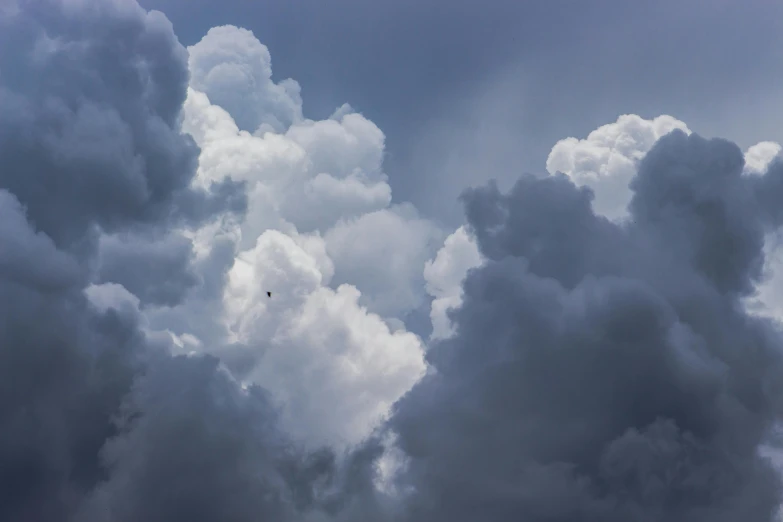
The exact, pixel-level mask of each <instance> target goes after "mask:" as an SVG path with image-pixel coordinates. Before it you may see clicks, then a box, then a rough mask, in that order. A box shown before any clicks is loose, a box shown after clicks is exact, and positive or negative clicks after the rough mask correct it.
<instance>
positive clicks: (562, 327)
mask: <svg viewBox="0 0 783 522" xmlns="http://www.w3.org/2000/svg"><path fill="white" fill-rule="evenodd" d="M742 171H743V156H742V153H741V151H740V150H739V149H738V148H737V147H736V146H734V145H733V144H731V143H728V142H725V141H720V140H710V141H708V140H704V139H702V138H701V137H699V136H696V135H691V136H688V135H686V134H685V133H683V132H680V131H676V132H674V133H672V134H670V135H668V136H665V137H663V138H662V139H661V140H660V141H659V142H658V143H657V144H656V145H655V146H653V148H652V150H651V151H650V152H649V153H648V154H647V156H646V157H645V158H644V159H643V160H642V161H641V163H640V167H639V172H638V174H637V176H636V177H635V178H634V180H633V182H632V183H631V188H632V190H633V199H632V201H631V204H630V220H629V221H628V223H627V224H626V225H623V226H620V225H615V224H613V223H611V222H609V221H607V220H605V219H604V218H602V217H600V216H596V215H595V213H594V212H593V210H592V208H591V200H592V194H591V192H590V191H588V190H587V189H578V188H577V187H575V186H574V185H573V184H572V183H571V182H570V181H569V180H568V179H567V178H566V177H564V176H554V177H551V178H546V179H538V178H534V177H529V176H528V177H523V178H521V179H520V180H519V182H518V183H517V184H516V185H515V186H514V188H513V189H512V190H511V191H510V193H508V194H501V193H500V192H499V191H498V190H497V188H495V187H494V186H493V185H490V186H487V187H484V188H479V189H474V190H471V191H468V192H467V193H466V194H465V196H464V200H465V205H466V210H467V216H468V221H469V224H470V227H471V228H472V229H473V231H474V232H475V234H476V237H477V240H478V244H479V247H480V250H481V253H482V254H483V255H484V256H485V258H486V260H485V261H484V262H483V264H482V265H481V266H480V267H479V268H476V269H474V270H473V271H471V272H470V273H469V275H468V277H467V280H466V282H465V286H464V296H463V304H462V306H461V307H460V308H459V309H458V310H457V311H456V312H454V314H453V318H454V320H455V322H456V324H457V333H456V334H455V335H454V336H453V337H451V338H450V339H447V340H444V341H442V342H440V343H438V344H436V345H434V346H433V347H432V348H431V349H430V351H429V353H428V360H429V361H430V363H431V364H432V365H433V367H434V369H435V370H436V372H435V373H433V374H432V375H429V376H427V377H425V378H424V380H423V381H422V382H421V383H420V384H418V385H417V386H416V387H414V389H413V390H412V391H411V392H410V393H409V394H408V395H407V396H406V397H405V398H404V399H403V400H401V401H400V402H399V403H398V405H397V406H396V408H395V414H394V416H393V418H392V420H391V421H390V425H391V427H392V428H393V429H394V430H395V431H396V432H397V434H398V436H399V439H398V444H399V447H400V448H401V449H402V451H403V452H404V453H405V454H406V455H407V457H408V459H409V462H408V464H407V471H405V472H404V473H403V474H402V475H401V477H402V478H401V479H400V480H401V482H402V483H405V484H408V485H409V486H412V487H413V488H415V493H413V494H412V496H411V498H410V503H409V505H408V507H407V516H406V519H407V520H428V521H435V520H449V521H460V520H465V521H468V520H477V519H481V520H487V521H494V520H498V521H499V520H530V521H539V520H540V521H544V520H547V521H553V520H557V521H561V520H562V521H599V520H600V521H611V520H617V521H626V520H672V521H675V520H677V521H699V520H704V521H707V520H710V521H715V520H726V521H729V520H757V521H766V520H771V517H772V513H773V512H774V510H775V509H776V508H777V505H778V504H779V501H780V491H781V489H780V488H781V484H780V481H779V478H778V476H777V475H776V473H775V471H774V470H773V468H772V467H771V465H770V464H769V463H768V462H767V461H765V460H763V459H762V458H761V457H759V455H758V446H759V444H760V443H761V442H762V441H763V440H764V437H765V435H766V432H767V430H768V429H769V428H770V427H771V426H772V425H773V423H775V422H776V421H778V420H779V418H780V414H781V405H782V404H781V393H780V392H781V388H780V384H779V383H780V382H781V377H782V375H781V369H783V368H782V367H781V348H783V343H782V342H781V338H780V334H779V333H778V332H777V331H774V330H773V329H772V328H771V327H770V325H769V324H768V323H767V322H765V321H764V320H760V319H756V318H753V317H752V316H748V315H747V314H746V313H745V312H744V311H743V310H744V309H743V307H742V306H741V305H740V302H739V301H740V298H741V297H742V296H743V295H745V294H747V293H748V292H749V291H751V289H752V286H753V283H754V282H755V281H756V280H757V279H758V277H759V275H760V270H759V268H760V266H761V265H760V263H761V262H762V256H763V251H762V245H763V237H764V232H765V231H766V230H767V229H768V227H770V226H773V225H777V223H774V222H773V221H772V220H769V219H767V213H765V212H764V207H763V205H761V204H760V201H759V199H758V197H757V192H756V187H755V185H756V183H757V179H758V178H752V177H745V176H743V174H742ZM778 179H779V173H778V172H777V171H775V170H773V171H770V172H769V173H768V174H767V175H766V177H765V178H761V181H760V182H761V183H764V184H765V185H767V188H766V190H767V192H768V191H770V190H771V185H774V184H775V183H776V180H778Z"/></svg>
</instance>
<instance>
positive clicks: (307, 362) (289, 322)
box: [124, 26, 442, 447]
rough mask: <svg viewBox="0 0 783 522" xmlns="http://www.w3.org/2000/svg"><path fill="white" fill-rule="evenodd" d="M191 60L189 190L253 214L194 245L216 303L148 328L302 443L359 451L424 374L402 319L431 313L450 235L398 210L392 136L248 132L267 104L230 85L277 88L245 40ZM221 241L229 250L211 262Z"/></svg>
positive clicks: (230, 34) (219, 40)
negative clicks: (251, 388) (255, 395)
mask: <svg viewBox="0 0 783 522" xmlns="http://www.w3.org/2000/svg"><path fill="white" fill-rule="evenodd" d="M240 48H242V49H249V50H250V51H249V53H248V54H247V56H246V55H245V54H242V53H239V54H238V50H237V49H240ZM189 53H190V56H191V59H190V62H189V64H190V67H191V69H192V72H193V78H192V80H191V85H190V88H189V90H188V97H187V99H186V100H185V103H184V118H183V125H182V128H183V130H184V131H186V132H187V133H189V134H190V135H191V136H192V137H193V139H194V140H195V142H196V143H197V144H198V146H199V147H200V150H201V153H200V155H199V165H198V171H197V176H196V179H195V180H194V186H196V187H209V186H212V185H213V184H214V183H218V182H225V181H224V180H225V179H226V178H230V179H231V180H232V181H233V182H235V183H237V184H239V183H241V184H243V186H244V187H245V188H246V191H247V212H246V215H245V216H244V218H239V219H228V218H227V219H223V220H222V221H221V223H219V224H215V223H210V224H208V226H205V227H202V228H201V229H199V231H198V232H196V234H195V235H194V234H190V235H189V236H187V237H190V238H192V240H193V241H194V247H193V250H194V252H195V258H196V259H201V260H202V262H201V266H202V267H203V269H202V272H201V273H200V274H196V275H197V276H198V279H200V280H205V278H207V277H208V276H209V277H211V278H212V281H213V287H214V288H215V290H216V291H215V292H213V293H211V294H210V295H209V296H195V298H188V299H186V300H185V301H184V302H182V303H181V304H177V305H176V306H173V307H172V306H158V307H149V310H147V311H146V312H145V314H146V317H147V318H148V321H149V324H150V328H151V329H153V330H154V329H158V330H160V331H166V332H170V334H171V335H173V336H174V338H175V339H177V340H178V342H179V344H181V345H182V346H181V348H180V350H181V351H183V352H184V353H188V352H189V351H196V352H198V353H209V354H212V355H216V356H218V357H220V359H221V360H222V361H223V362H224V363H225V364H226V365H227V366H228V367H229V368H230V369H231V371H232V372H234V374H235V375H237V376H238V377H239V378H241V379H243V380H245V381H247V382H253V383H255V384H258V385H260V386H263V387H264V388H266V389H268V390H269V391H270V392H271V394H272V400H273V401H275V403H276V404H278V405H279V406H280V407H281V412H282V413H281V417H280V418H281V422H282V424H283V426H284V427H285V429H286V430H287V431H289V432H290V433H292V434H293V435H294V436H296V437H297V438H298V439H299V440H302V441H304V442H306V443H308V444H309V445H311V446H318V445H319V444H323V443H329V444H332V445H336V446H340V447H342V446H344V445H346V444H357V443H359V442H361V441H362V440H363V439H364V438H365V437H367V436H368V435H369V434H370V433H371V432H372V431H373V429H374V428H375V427H377V425H378V424H379V423H380V422H381V421H382V420H383V419H384V418H385V416H386V412H387V411H388V409H389V407H390V406H391V404H393V403H394V401H396V400H397V399H398V398H399V397H400V396H402V395H403V394H404V393H405V392H406V391H407V390H408V389H410V387H411V386H412V385H413V384H414V383H415V382H416V381H417V380H418V379H419V378H420V377H421V375H422V374H423V372H424V361H423V356H422V353H423V342H422V341H421V339H419V338H418V337H417V336H416V335H414V334H412V333H409V332H407V331H406V329H405V325H404V323H402V321H401V320H403V319H405V318H406V317H408V316H409V315H410V314H411V313H412V312H414V311H416V310H417V309H419V308H421V307H422V306H424V305H425V304H426V296H425V292H424V290H423V279H422V274H421V267H422V266H423V264H424V262H425V260H426V259H427V258H428V257H429V256H430V255H431V254H432V253H433V251H434V249H435V248H436V245H437V241H438V240H439V239H440V238H441V237H442V236H441V233H440V230H439V229H438V228H437V227H436V226H435V225H434V224H433V223H431V222H429V221H428V220H426V219H424V218H422V217H420V216H419V215H418V213H417V212H416V210H415V209H414V208H413V207H411V206H410V205H399V204H396V205H391V190H390V188H389V185H388V183H387V179H386V175H385V173H384V172H383V158H384V153H385V149H384V148H385V137H384V135H383V133H382V132H381V130H380V129H379V128H378V127H377V126H376V125H375V124H373V123H372V122H371V121H369V120H368V119H366V118H365V117H364V116H362V115H361V114H358V113H355V112H353V110H352V109H351V108H350V106H347V105H346V106H342V107H340V108H339V109H338V110H337V111H335V113H334V114H333V115H332V116H331V117H330V118H329V119H326V120H322V121H313V120H309V119H304V118H301V117H298V118H293V119H290V121H287V123H286V124H285V125H283V126H278V127H277V128H264V129H263V130H262V131H259V132H255V133H250V132H247V131H246V130H244V129H243V127H245V125H244V124H242V123H241V115H242V114H261V113H263V114H267V113H268V112H269V111H271V110H272V109H270V108H269V106H268V104H267V102H268V101H269V100H270V99H271V98H270V96H272V95H271V94H270V92H271V91H269V92H267V91H264V90H263V89H261V90H257V91H253V95H252V96H251V95H249V94H248V92H246V91H244V90H243V88H244V87H243V86H244V85H245V83H242V82H239V83H237V81H238V80H237V76H236V75H235V74H234V72H232V71H234V69H237V70H242V71H245V72H247V71H249V70H252V71H255V72H253V74H255V75H256V76H255V78H256V79H258V78H260V77H261V76H263V77H264V78H267V79H268V78H269V77H270V76H269V75H270V74H271V69H270V68H269V67H270V66H269V61H268V58H265V57H267V55H268V53H267V51H266V49H265V48H264V47H263V46H262V45H261V44H260V43H259V42H258V41H257V40H255V37H253V36H252V34H251V33H249V32H248V31H245V30H242V29H239V28H236V27H230V26H226V27H221V28H218V29H213V30H212V31H210V33H209V34H208V35H207V36H205V37H204V39H203V40H202V41H201V42H199V43H197V44H195V45H194V46H192V47H190V48H189ZM248 56H249V57H248ZM237 60H240V61H241V60H249V62H248V63H245V62H241V63H239V62H238V61H237ZM224 66H225V67H224ZM207 69H208V70H209V73H204V72H203V71H204V70H207ZM262 70H263V71H265V72H263V74H262V73H261V72H259V71H262ZM205 75H206V76H208V77H209V81H208V82H206V83H205V80H203V78H202V76H205ZM259 75H260V76H259ZM224 80H225V81H224ZM243 81H244V80H243ZM254 81H255V80H254ZM269 85H271V84H269ZM200 88H201V89H205V92H202V91H200V90H199V89H200ZM269 89H272V87H269ZM272 98H274V97H273V96H272ZM273 101H274V100H273ZM221 104H225V105H224V106H221ZM238 122H239V124H238ZM217 237H220V238H222V241H223V242H224V243H223V244H224V247H223V248H224V250H222V253H220V254H219V259H216V260H215V261H214V262H212V261H208V260H209V259H210V258H212V257H213V254H212V251H213V248H214V245H215V244H217V243H216V241H215V240H214V239H212V238H217ZM183 254H184V251H183ZM168 255H169V257H168V258H167V259H171V260H172V261H173V260H174V259H181V257H176V256H175V255H174V252H173V250H170V251H169V253H168ZM229 256H230V257H229ZM161 272H162V270H161ZM124 273H127V272H124ZM182 273H183V274H184V273H185V272H182ZM146 281H148V282H149V283H152V282H153V281H154V278H153V277H148V278H146ZM184 282H185V281H182V283H184ZM223 285H225V287H223ZM172 286H174V281H172ZM155 288H156V291H159V292H160V291H163V290H164V289H163V288H161V287H160V286H156V287H155ZM177 288H180V289H184V285H183V284H179V285H178V286H177ZM221 289H222V290H221ZM171 290H172V291H173V290H174V288H172V289H171ZM194 291H198V286H197V287H195V288H194V289H192V290H190V292H194ZM267 292H272V298H269V297H267V295H266V293H267ZM172 303H174V301H173V300H170V301H168V302H166V303H164V302H163V301H160V302H159V303H158V304H164V305H166V304H172Z"/></svg>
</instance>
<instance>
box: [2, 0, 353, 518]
mask: <svg viewBox="0 0 783 522" xmlns="http://www.w3.org/2000/svg"><path fill="white" fill-rule="evenodd" d="M0 24H1V25H0V27H1V29H2V30H0V39H2V45H0V79H1V80H2V83H0V108H1V109H2V112H3V115H4V116H3V118H2V123H0V296H2V299H0V368H2V370H1V372H2V375H0V424H2V426H3V429H2V435H0V519H2V520H7V521H9V522H17V521H19V522H21V521H29V520H36V521H41V522H49V521H51V522H62V521H85V522H86V521H99V520H100V521H112V520H114V521H124V520H127V521H131V520H141V519H143V520H150V521H153V520H161V521H163V520H165V521H167V522H170V521H177V520H182V521H184V520H193V519H194V518H197V519H199V520H214V521H218V520H234V521H245V520H247V521H250V520H258V519H259V518H262V519H263V518H266V517H272V518H273V519H275V520H290V519H292V517H294V514H295V513H299V512H302V511H304V510H308V509H310V508H312V507H314V506H316V504H318V503H320V502H321V500H320V497H319V495H321V493H319V492H328V489H329V488H331V487H332V484H333V483H334V481H335V480H337V478H338V477H337V465H336V463H335V459H334V457H333V456H332V455H331V454H330V453H329V452H320V453H316V454H315V455H312V456H309V455H307V454H304V453H303V452H300V451H299V450H297V449H296V446H295V445H294V444H292V443H291V442H290V441H289V440H288V439H287V438H286V435H284V434H283V432H282V431H281V430H280V429H279V428H278V420H277V419H278V415H277V413H276V411H275V409H274V408H273V407H272V406H271V403H270V401H269V399H268V398H267V394H266V393H265V392H262V391H260V390H259V389H257V388H255V387H253V386H244V387H242V386H240V385H239V384H238V383H237V382H236V381H235V380H234V379H233V378H232V377H231V376H230V375H228V374H227V372H226V371H225V369H223V368H222V367H221V366H220V365H219V363H218V361H216V360H214V359H211V358H208V357H199V356H197V357H191V358H188V357H184V356H180V357H172V356H170V355H169V354H168V352H169V350H170V349H172V348H175V346H173V345H172V343H171V342H169V340H168V339H167V338H166V337H161V336H157V337H156V336H155V335H152V334H154V333H155V332H152V331H150V327H149V324H148V318H146V317H145V316H143V315H142V314H141V312H140V311H139V307H140V306H142V305H156V304H161V303H165V304H172V303H176V302H179V301H180V300H182V299H183V298H184V297H185V294H186V293H187V292H186V290H188V289H192V290H193V292H194V294H195V295H196V296H199V297H201V298H202V299H203V298H206V297H209V296H214V297H216V298H219V297H220V296H221V295H222V284H218V285H217V286H218V288H217V291H216V288H215V281H214V278H211V277H212V274H213V272H214V270H210V269H209V267H210V266H211V267H213V268H214V267H226V263H225V261H224V258H225V254H224V253H223V252H224V250H225V247H224V243H222V242H221V236H220V234H213V237H214V238H215V239H216V240H215V241H214V244H213V245H211V252H210V253H209V255H207V254H204V252H201V251H200V249H199V247H200V246H201V245H199V244H198V242H197V241H195V240H194V241H193V242H192V243H189V242H188V241H185V238H194V239H197V238H198V236H199V234H200V233H201V232H200V229H199V230H195V231H194V230H192V229H193V227H200V226H206V227H207V229H209V227H213V228H214V227H217V228H220V226H221V223H223V222H225V221H228V222H232V221H235V220H236V219H238V218H239V217H240V216H241V213H242V211H243V209H244V207H245V199H246V198H245V195H244V193H243V191H242V185H241V184H238V183H235V182H233V181H230V180H226V179H223V178H216V179H214V181H215V183H216V185H213V184H210V183H207V184H200V185H199V184H196V185H193V184H192V182H193V181H194V176H195V175H196V164H197V161H196V160H197V157H198V148H197V147H196V145H195V143H194V141H193V140H192V139H191V138H190V137H188V136H186V135H185V134H183V133H182V132H181V130H180V123H181V115H180V112H181V109H182V106H183V103H184V100H185V97H186V94H187V91H186V87H187V83H186V82H187V78H188V71H187V53H186V51H185V49H184V48H183V47H182V46H180V45H179V43H178V42H177V40H176V38H175V36H174V34H173V33H172V31H171V26H170V24H169V23H168V22H167V20H166V19H165V17H164V16H162V15H161V14H160V13H146V12H144V11H143V10H141V9H140V8H139V7H138V6H137V5H136V4H135V3H134V2H126V1H106V0H81V1H71V0H65V1H62V2H60V1H49V0H40V1H39V0H29V1H24V0H23V1H20V2H16V4H15V6H14V8H13V9H4V10H3V12H2V15H0ZM211 188H215V189H216V190H210V189H211ZM205 189H206V190H205ZM106 234H110V235H106ZM214 252H217V253H218V254H216V255H212V254H213V253H214ZM231 253H232V254H233V252H231ZM226 269H227V268H226ZM217 273H218V274H219V273H220V271H219V270H218V271H217ZM197 276H198V277H197ZM92 283H101V284H99V285H93V284H92ZM121 285H125V286H121ZM196 285H197V286H198V288H192V287H194V286H196ZM131 292H133V293H135V294H137V295H134V294H133V293H131ZM145 331H149V332H150V335H147V334H146V333H145ZM156 339H158V340H156Z"/></svg>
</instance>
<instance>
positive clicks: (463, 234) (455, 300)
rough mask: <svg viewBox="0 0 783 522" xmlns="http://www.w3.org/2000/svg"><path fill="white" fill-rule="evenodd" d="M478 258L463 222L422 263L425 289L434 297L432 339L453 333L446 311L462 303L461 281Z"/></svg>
mask: <svg viewBox="0 0 783 522" xmlns="http://www.w3.org/2000/svg"><path fill="white" fill-rule="evenodd" d="M481 261H482V258H481V253H480V252H479V250H478V245H476V242H475V239H474V238H473V237H472V236H471V235H470V233H469V232H468V231H467V229H466V228H465V227H464V226H462V227H459V228H458V229H457V230H455V231H454V232H453V233H452V234H451V235H449V236H448V237H447V238H446V240H445V241H444V243H443V247H441V249H440V250H438V254H437V256H435V259H431V260H429V261H427V263H426V264H425V266H424V279H425V280H426V281H427V285H426V288H427V293H429V294H430V295H431V296H432V297H434V298H435V299H434V300H433V301H432V305H431V309H430V320H431V321H432V327H433V331H432V336H431V338H432V339H435V340H437V339H445V338H447V337H450V336H451V335H452V334H453V333H454V330H453V325H452V324H451V319H450V317H449V312H450V311H451V310H455V309H457V308H459V307H460V305H461V304H462V283H463V281H464V279H465V277H466V276H467V273H468V271H469V270H470V269H471V268H475V267H477V266H479V265H480V264H481Z"/></svg>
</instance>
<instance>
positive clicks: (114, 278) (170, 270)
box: [96, 235, 198, 306]
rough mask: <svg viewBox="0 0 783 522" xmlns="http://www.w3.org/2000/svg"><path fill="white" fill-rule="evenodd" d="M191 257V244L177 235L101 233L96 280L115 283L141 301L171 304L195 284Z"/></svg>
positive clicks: (143, 302) (196, 280)
mask: <svg viewBox="0 0 783 522" xmlns="http://www.w3.org/2000/svg"><path fill="white" fill-rule="evenodd" d="M193 257H194V255H193V243H192V242H191V241H190V240H189V239H187V238H185V237H183V236H179V235H169V236H166V237H164V238H150V239H147V238H141V237H139V236H128V235H119V236H104V237H102V238H101V241H100V267H99V271H98V278H97V280H96V282H98V283H106V282H113V283H119V284H121V285H122V286H124V287H125V288H126V289H127V290H128V291H130V292H131V293H132V294H133V295H135V296H136V297H138V298H139V299H140V300H141V303H142V304H152V305H161V306H174V305H177V304H179V303H181V302H182V300H183V299H184V298H185V296H186V295H187V292H188V290H190V289H191V288H193V287H194V286H196V284H197V283H198V277H197V274H195V273H194V272H193V270H192V266H191V264H192V262H193Z"/></svg>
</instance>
